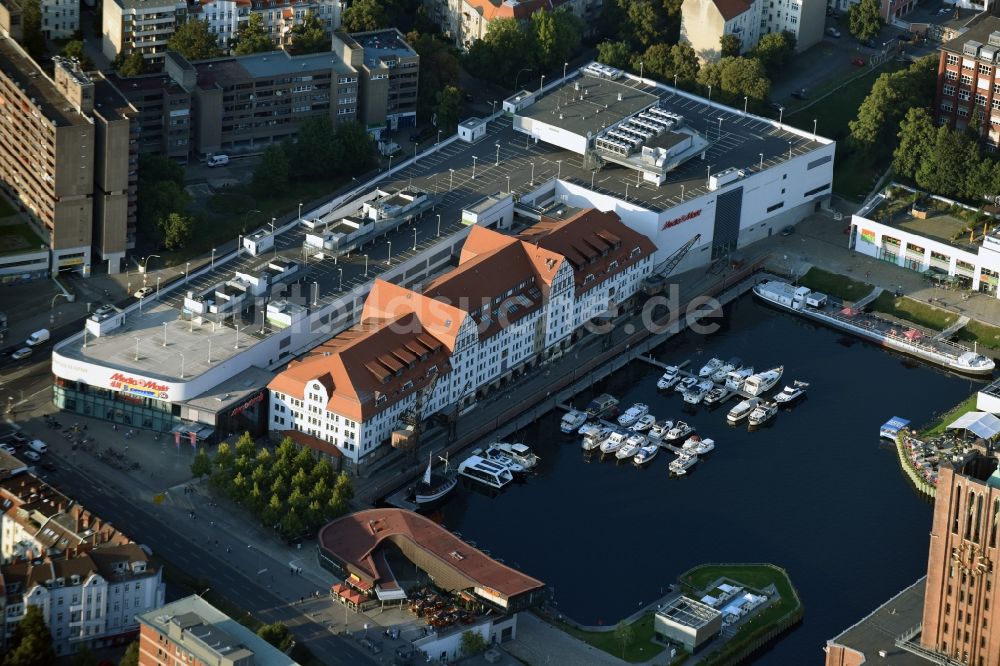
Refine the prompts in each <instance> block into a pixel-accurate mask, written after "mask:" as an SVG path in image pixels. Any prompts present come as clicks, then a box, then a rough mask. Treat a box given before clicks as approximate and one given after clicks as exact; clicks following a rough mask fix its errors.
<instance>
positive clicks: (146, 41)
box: [101, 0, 187, 63]
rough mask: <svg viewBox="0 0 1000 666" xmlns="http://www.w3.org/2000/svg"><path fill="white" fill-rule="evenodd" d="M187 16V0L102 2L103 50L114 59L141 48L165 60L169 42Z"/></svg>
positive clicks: (154, 60) (149, 55)
mask: <svg viewBox="0 0 1000 666" xmlns="http://www.w3.org/2000/svg"><path fill="white" fill-rule="evenodd" d="M186 16H187V3H186V2H184V0H107V2H102V3H101V34H102V37H101V50H102V51H103V53H104V57H106V58H107V59H108V60H114V59H115V58H116V57H117V56H118V55H120V54H124V55H125V56H129V55H131V54H132V53H133V52H136V51H138V52H139V53H141V54H142V57H143V58H145V59H146V60H147V61H149V62H151V63H159V62H162V61H163V53H164V52H165V51H166V50H167V42H168V41H170V38H171V37H172V36H173V34H174V31H175V30H176V29H177V27H178V26H179V25H180V24H182V23H183V22H184V20H185V18H186Z"/></svg>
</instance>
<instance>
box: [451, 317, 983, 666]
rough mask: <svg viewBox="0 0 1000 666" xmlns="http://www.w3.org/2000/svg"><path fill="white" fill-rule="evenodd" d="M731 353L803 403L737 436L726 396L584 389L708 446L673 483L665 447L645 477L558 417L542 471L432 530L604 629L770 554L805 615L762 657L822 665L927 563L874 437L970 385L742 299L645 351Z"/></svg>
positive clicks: (473, 500)
mask: <svg viewBox="0 0 1000 666" xmlns="http://www.w3.org/2000/svg"><path fill="white" fill-rule="evenodd" d="M734 355H736V356H740V357H742V358H743V359H744V362H747V363H750V364H753V365H754V366H755V367H756V368H758V369H764V368H766V367H770V366H773V365H778V364H784V365H785V376H784V377H783V379H782V382H783V383H784V382H786V381H787V382H791V381H792V380H794V379H800V380H803V381H808V382H810V383H811V385H810V387H809V392H808V399H807V400H806V401H805V402H802V403H801V404H799V405H798V406H797V407H795V408H794V409H793V410H792V411H790V412H785V411H782V412H779V414H778V416H777V417H776V418H775V419H774V420H773V421H772V423H771V427H768V428H765V429H763V430H760V431H757V432H748V431H747V428H746V425H743V426H742V427H738V428H733V427H729V426H728V425H727V424H726V422H725V415H726V412H727V411H728V409H729V408H730V407H731V406H732V405H733V404H735V403H734V402H732V401H730V402H727V403H726V405H724V406H722V407H720V408H718V409H715V410H714V411H707V410H706V409H705V408H704V407H699V408H698V411H697V413H694V414H691V413H686V412H685V408H688V409H690V406H689V405H686V404H685V403H684V402H683V401H682V400H681V398H680V396H679V394H676V393H673V392H672V391H671V392H670V393H669V394H660V393H659V392H658V391H657V390H656V386H655V382H656V379H657V378H658V377H659V374H660V371H659V370H658V369H657V368H654V367H653V366H651V365H649V364H646V363H641V362H637V363H633V364H632V366H630V368H628V370H627V371H623V372H621V373H618V374H617V375H616V376H614V377H612V378H611V379H609V380H607V381H605V382H602V383H600V384H598V385H597V386H595V387H594V389H595V392H597V393H599V392H602V391H607V392H609V393H612V394H613V395H616V396H618V397H619V398H620V399H621V401H622V403H623V406H628V405H630V404H632V403H633V402H637V401H642V402H646V403H648V404H649V405H650V408H651V411H652V413H654V414H656V415H657V417H659V418H664V417H666V418H672V419H677V418H678V417H680V418H683V419H684V420H686V421H688V422H689V423H692V424H694V425H695V426H697V429H698V432H699V433H700V434H701V435H702V436H707V437H712V438H713V439H715V441H716V449H715V451H714V452H713V453H712V454H711V456H710V457H709V458H708V459H707V460H703V461H702V462H700V463H699V464H698V465H697V466H696V467H695V468H694V469H693V470H692V472H691V473H690V474H689V476H688V477H687V478H683V479H671V478H669V477H668V473H667V464H668V462H669V461H670V460H671V459H672V458H673V456H672V455H671V454H670V453H669V451H663V452H661V453H660V455H658V456H657V457H656V459H655V460H653V462H652V463H651V464H650V466H649V468H648V469H642V470H639V469H636V468H635V467H634V466H633V465H631V464H619V465H616V464H615V462H614V461H606V462H603V463H602V462H600V461H599V456H598V457H595V459H594V460H593V461H590V462H588V461H587V460H585V458H584V455H583V453H582V452H581V450H580V448H579V444H578V443H577V441H576V440H573V441H572V443H570V442H567V441H566V440H565V439H563V438H562V436H561V434H560V433H559V430H558V419H559V418H560V416H561V414H556V413H552V414H550V415H548V416H547V417H546V418H544V419H542V420H540V421H539V422H537V423H536V424H535V425H534V426H533V427H532V428H530V429H528V431H526V432H524V433H521V434H520V437H519V438H520V439H522V440H523V441H525V442H526V443H528V444H530V445H531V446H533V447H534V449H535V451H536V452H537V453H538V454H539V455H540V456H541V457H542V463H541V465H540V470H539V473H538V475H537V476H535V477H533V478H531V479H530V480H529V481H528V482H527V483H526V484H524V485H521V486H515V487H511V488H509V489H508V490H507V491H505V492H504V493H503V494H502V495H500V496H499V497H497V498H494V499H491V498H489V497H486V496H484V495H481V494H479V493H475V492H469V491H463V492H460V493H459V494H458V495H457V496H456V497H455V498H453V499H452V500H451V502H450V503H449V504H448V505H446V506H445V507H444V509H443V510H442V514H441V518H442V519H443V522H444V523H445V524H446V525H447V526H448V527H449V528H450V529H453V530H458V531H460V532H461V533H462V534H463V536H464V537H465V538H468V539H472V540H474V541H476V542H477V543H478V545H479V546H480V547H483V548H488V549H489V550H491V551H492V553H493V555H494V556H497V557H501V558H503V559H504V560H505V561H506V562H507V563H510V564H513V563H516V564H517V566H518V567H519V568H521V569H523V570H524V571H525V572H526V573H529V574H531V575H533V576H536V577H538V578H540V579H541V580H543V581H545V582H546V583H547V584H548V585H550V586H551V587H552V588H554V592H555V599H556V601H557V603H558V607H559V609H560V610H561V611H562V612H563V613H565V614H567V615H569V616H571V617H573V618H575V619H576V620H577V621H580V622H583V623H590V624H599V623H603V624H614V623H615V622H617V621H618V620H619V619H620V618H621V617H623V616H626V615H628V614H630V613H632V612H633V611H635V610H637V609H638V608H639V607H640V606H642V605H643V604H645V603H648V602H651V601H653V600H654V599H656V598H658V596H659V595H660V592H661V589H663V587H664V586H666V585H667V584H668V583H670V582H671V581H674V580H676V578H677V576H678V575H679V574H680V573H681V572H683V571H684V570H686V569H687V568H689V567H691V566H694V565H697V564H699V563H704V562H774V563H776V564H779V565H781V566H783V567H785V568H786V569H787V570H788V571H789V573H790V574H791V577H792V582H793V583H794V584H795V585H796V586H797V588H798V590H799V592H800V594H801V596H802V599H803V602H804V604H805V608H806V617H805V621H804V622H803V623H802V625H801V626H799V627H798V628H797V629H796V630H795V631H794V632H793V633H790V634H788V635H786V636H785V637H784V638H783V639H782V640H781V641H780V642H779V643H777V644H776V646H775V647H774V648H773V649H772V650H770V651H769V652H767V653H766V654H764V655H762V656H761V657H760V658H759V659H758V663H761V664H808V663H812V664H819V663H822V661H823V658H824V657H823V653H822V652H821V649H822V647H823V645H824V644H825V642H826V640H827V639H828V638H832V637H833V636H835V635H836V634H838V633H839V632H840V631H842V630H844V629H846V628H847V627H848V626H850V625H851V624H853V623H854V622H856V621H857V620H859V619H861V618H862V617H863V616H865V615H867V614H868V613H869V612H870V611H872V610H873V609H874V608H875V607H876V606H877V605H879V604H880V603H882V602H883V601H885V600H886V599H887V598H889V597H890V596H891V595H893V594H895V593H896V592H898V591H899V590H901V589H902V588H903V587H905V586H907V585H909V584H910V583H912V582H913V581H914V580H915V579H916V578H918V577H919V576H921V575H923V573H925V570H926V558H927V549H928V531H929V529H930V518H931V505H930V504H929V503H928V502H927V501H926V500H924V499H922V498H921V497H920V496H918V495H917V494H916V493H915V491H913V490H912V488H911V487H910V485H909V484H908V481H907V480H906V479H905V477H904V476H903V474H902V472H901V471H900V469H899V466H898V462H897V460H896V455H895V451H894V450H893V449H892V448H890V447H886V446H884V445H880V443H879V438H878V427H879V426H880V425H881V424H882V423H884V422H885V421H886V420H887V419H888V418H889V417H890V416H893V415H899V416H903V417H906V418H909V419H911V420H913V421H915V422H917V423H920V422H922V421H925V420H927V419H928V418H930V416H931V415H932V414H934V413H935V412H940V411H942V410H944V409H946V408H948V407H950V406H951V405H953V404H955V403H957V402H959V401H960V400H961V399H963V398H964V397H966V396H967V395H968V394H969V393H970V392H971V391H973V390H975V388H976V387H977V386H978V384H977V383H976V382H974V381H971V380H968V379H962V378H960V377H956V376H954V375H949V374H946V373H944V372H942V371H938V370H936V369H933V368H931V367H928V366H924V365H918V364H915V363H914V362H912V361H910V360H907V359H904V358H903V357H899V356H894V355H891V354H889V353H887V352H885V351H883V350H881V349H879V348H877V347H874V346H871V345H868V344H866V343H862V342H860V341H858V340H856V339H854V338H849V337H845V336H842V335H840V334H838V333H837V332H835V331H832V330H829V329H826V328H820V327H815V326H813V325H812V324H810V323H809V322H807V321H805V320H802V319H800V318H797V317H794V316H792V315H789V314H784V313H779V312H776V311H774V310H771V309H768V308H765V307H763V306H761V305H759V304H757V303H755V302H753V301H751V300H750V299H743V300H741V301H740V302H738V303H736V304H734V305H733V306H732V308H731V309H730V310H729V311H728V312H727V317H726V319H725V325H724V327H723V329H722V330H721V331H719V332H718V333H716V334H714V335H712V336H711V337H708V338H706V337H703V336H698V335H695V334H691V333H685V334H683V335H681V336H678V337H675V338H674V339H672V340H670V341H668V342H667V343H666V344H664V345H663V346H662V347H661V348H659V349H658V350H656V354H655V356H656V357H657V358H659V359H661V360H664V361H666V362H680V361H682V360H684V359H691V360H692V364H691V365H692V366H693V368H694V369H695V371H697V368H700V367H701V365H703V364H704V362H705V361H706V360H707V359H708V358H710V357H711V356H719V357H722V358H728V357H730V356H734ZM689 369H690V368H689ZM589 397H590V396H589V395H588V396H580V397H578V398H577V400H576V404H577V405H578V406H580V405H583V404H585V399H586V398H589Z"/></svg>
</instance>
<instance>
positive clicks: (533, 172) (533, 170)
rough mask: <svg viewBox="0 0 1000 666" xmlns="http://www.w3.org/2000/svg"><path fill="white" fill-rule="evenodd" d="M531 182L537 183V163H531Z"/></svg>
mask: <svg viewBox="0 0 1000 666" xmlns="http://www.w3.org/2000/svg"><path fill="white" fill-rule="evenodd" d="M531 184H532V185H534V184H535V163H534V162H532V163H531Z"/></svg>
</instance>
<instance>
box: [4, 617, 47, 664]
mask: <svg viewBox="0 0 1000 666" xmlns="http://www.w3.org/2000/svg"><path fill="white" fill-rule="evenodd" d="M6 647H7V654H6V655H5V656H4V658H3V666H52V665H53V664H55V663H56V652H55V649H54V648H53V647H52V634H51V633H50V632H49V628H48V627H47V626H46V625H45V618H44V617H42V610H41V609H40V608H39V607H38V606H34V605H31V604H28V607H27V609H26V611H25V614H24V617H23V618H21V621H20V622H18V623H17V627H16V628H15V629H14V635H13V637H12V638H11V640H10V642H9V643H8V644H7V646H6Z"/></svg>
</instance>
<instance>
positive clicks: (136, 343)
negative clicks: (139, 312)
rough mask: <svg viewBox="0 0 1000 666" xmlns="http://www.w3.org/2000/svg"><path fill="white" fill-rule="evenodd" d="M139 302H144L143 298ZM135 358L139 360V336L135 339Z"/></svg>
mask: <svg viewBox="0 0 1000 666" xmlns="http://www.w3.org/2000/svg"><path fill="white" fill-rule="evenodd" d="M139 302H140V303H141V302H142V299H141V298H140V299H139ZM135 360H137V361H138V360H139V338H138V337H137V338H136V339H135Z"/></svg>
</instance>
